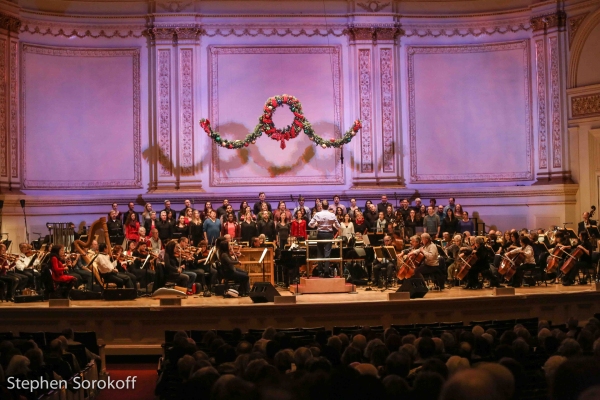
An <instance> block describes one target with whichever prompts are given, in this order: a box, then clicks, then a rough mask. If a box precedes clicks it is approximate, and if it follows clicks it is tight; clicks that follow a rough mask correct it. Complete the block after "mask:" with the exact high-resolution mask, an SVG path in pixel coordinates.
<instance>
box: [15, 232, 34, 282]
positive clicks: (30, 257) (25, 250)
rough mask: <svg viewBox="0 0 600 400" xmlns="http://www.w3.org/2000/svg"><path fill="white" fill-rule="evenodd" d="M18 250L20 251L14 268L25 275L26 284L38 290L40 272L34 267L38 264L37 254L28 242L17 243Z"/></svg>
mask: <svg viewBox="0 0 600 400" xmlns="http://www.w3.org/2000/svg"><path fill="white" fill-rule="evenodd" d="M19 250H20V251H21V253H20V254H19V257H18V258H17V261H16V262H15V269H16V271H17V273H19V274H22V275H26V276H27V278H28V281H29V282H28V286H29V287H32V288H34V289H35V290H36V291H39V290H40V282H39V281H40V273H39V271H38V270H37V269H36V268H35V267H37V266H38V265H39V264H40V259H39V257H38V254H35V253H34V251H33V246H31V245H30V244H28V243H21V244H19Z"/></svg>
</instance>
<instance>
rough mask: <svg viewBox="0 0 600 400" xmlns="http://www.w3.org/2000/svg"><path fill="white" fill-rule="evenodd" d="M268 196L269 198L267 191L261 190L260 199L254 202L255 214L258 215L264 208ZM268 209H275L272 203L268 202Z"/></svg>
mask: <svg viewBox="0 0 600 400" xmlns="http://www.w3.org/2000/svg"><path fill="white" fill-rule="evenodd" d="M266 198H267V195H266V194H265V192H260V193H259V194H258V201H257V202H256V203H254V215H258V213H259V212H260V211H261V210H262V205H263V203H267V202H266V201H265V199H266ZM267 209H268V210H269V211H273V210H272V209H271V203H267Z"/></svg>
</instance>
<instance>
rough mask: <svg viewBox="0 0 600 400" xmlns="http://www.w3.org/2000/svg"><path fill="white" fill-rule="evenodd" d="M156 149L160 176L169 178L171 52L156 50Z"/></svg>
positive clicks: (170, 172)
mask: <svg viewBox="0 0 600 400" xmlns="http://www.w3.org/2000/svg"><path fill="white" fill-rule="evenodd" d="M157 58H158V66H157V76H158V85H157V86H158V87H157V91H158V147H159V150H160V156H159V168H160V172H159V174H160V176H171V174H172V173H173V171H172V170H171V168H170V166H171V165H172V163H171V50H169V49H160V50H158V57H157Z"/></svg>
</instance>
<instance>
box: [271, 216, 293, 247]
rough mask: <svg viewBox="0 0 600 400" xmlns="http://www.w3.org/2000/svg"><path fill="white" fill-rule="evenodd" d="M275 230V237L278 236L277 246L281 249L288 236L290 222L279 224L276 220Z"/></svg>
mask: <svg viewBox="0 0 600 400" xmlns="http://www.w3.org/2000/svg"><path fill="white" fill-rule="evenodd" d="M275 230H276V231H277V237H278V238H279V248H281V249H283V247H284V246H285V245H286V244H287V240H288V237H289V236H290V224H285V225H281V223H279V222H278V223H277V225H276V226H275Z"/></svg>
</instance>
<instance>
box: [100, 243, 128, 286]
mask: <svg viewBox="0 0 600 400" xmlns="http://www.w3.org/2000/svg"><path fill="white" fill-rule="evenodd" d="M98 252H99V254H98V257H96V265H97V266H98V272H99V273H100V276H101V277H102V280H104V282H105V283H114V284H115V285H117V287H118V288H122V287H124V286H125V287H127V288H133V283H132V282H131V278H130V277H129V275H126V274H122V273H120V272H119V270H118V269H117V268H116V265H117V261H116V260H115V261H112V260H111V255H110V254H108V247H107V246H106V243H101V244H100V245H98Z"/></svg>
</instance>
